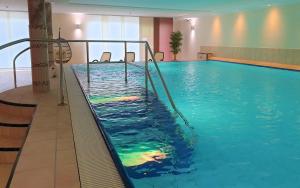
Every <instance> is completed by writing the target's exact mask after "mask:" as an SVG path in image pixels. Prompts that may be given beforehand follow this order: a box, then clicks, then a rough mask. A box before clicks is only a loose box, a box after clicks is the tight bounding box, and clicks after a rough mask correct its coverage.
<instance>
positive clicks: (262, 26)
mask: <svg viewBox="0 0 300 188" xmlns="http://www.w3.org/2000/svg"><path fill="white" fill-rule="evenodd" d="M299 10H300V4H298V5H290V6H282V7H276V6H272V7H266V8H264V9H260V10H254V11H244V12H238V13H231V14H223V15H215V16H202V17H199V18H195V19H194V20H193V22H194V23H193V24H194V25H195V28H196V29H195V33H193V32H192V31H191V29H190V26H191V22H187V21H184V20H183V19H175V21H174V30H180V31H182V32H183V36H184V41H183V51H182V53H181V55H180V57H181V59H188V60H192V59H195V58H196V53H197V52H198V51H199V48H200V46H223V47H248V48H275V49H278V48H280V49H300V35H299V33H300V24H298V23H299V20H300V11H299Z"/></svg>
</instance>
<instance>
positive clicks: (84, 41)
mask: <svg viewBox="0 0 300 188" xmlns="http://www.w3.org/2000/svg"><path fill="white" fill-rule="evenodd" d="M23 42H36V43H57V44H58V46H59V61H60V88H59V89H60V104H64V93H63V59H62V45H61V43H63V42H69V43H85V44H86V54H87V80H88V82H90V61H89V43H123V44H124V50H125V59H124V65H125V66H124V79H125V82H127V80H128V79H127V77H128V68H127V64H128V62H127V57H126V55H127V44H128V43H137V44H144V45H145V88H146V92H147V93H148V81H149V82H150V84H151V87H152V89H153V92H154V94H155V95H156V96H158V94H157V90H156V88H155V84H154V82H153V79H152V77H151V74H150V72H149V67H148V66H149V63H148V52H149V53H150V55H151V58H152V60H153V61H152V62H153V63H154V66H155V69H156V71H157V73H158V76H159V80H160V81H161V83H162V85H163V88H164V92H165V94H166V95H167V98H168V100H169V102H170V104H171V107H172V108H173V110H174V111H175V112H176V114H178V115H179V117H180V118H181V119H182V120H183V121H184V123H185V124H186V125H187V126H188V127H190V128H191V126H190V124H189V122H188V120H187V119H186V118H185V116H184V115H183V114H182V113H181V112H180V111H179V110H178V108H177V107H176V105H175V103H174V100H173V98H172V96H171V94H170V91H169V89H168V87H167V84H166V82H165V80H164V77H163V75H162V73H161V71H160V69H159V66H158V64H157V62H156V60H155V58H154V54H153V52H152V50H151V48H150V45H149V43H148V42H147V41H124V40H65V39H63V40H62V39H60V38H59V39H29V38H24V39H20V40H16V41H13V42H10V43H7V44H4V45H1V46H0V50H3V49H5V48H8V47H10V46H13V45H16V44H19V43H23ZM24 50H25V51H26V50H28V49H24ZM24 50H23V51H22V52H20V53H19V54H17V56H16V57H15V59H16V58H17V57H18V56H19V55H20V54H22V53H23V52H24ZM14 69H15V66H14ZM14 71H15V70H14Z"/></svg>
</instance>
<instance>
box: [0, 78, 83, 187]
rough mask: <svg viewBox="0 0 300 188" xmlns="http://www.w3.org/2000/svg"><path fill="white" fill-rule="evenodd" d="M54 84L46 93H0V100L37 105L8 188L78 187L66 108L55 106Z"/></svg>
mask: <svg viewBox="0 0 300 188" xmlns="http://www.w3.org/2000/svg"><path fill="white" fill-rule="evenodd" d="M2 81H3V80H2ZM57 82H58V80H57V78H56V79H52V80H51V88H52V89H51V91H50V92H49V93H42V94H36V93H32V88H31V86H28V87H21V88H18V89H16V90H13V91H7V92H4V93H0V99H2V100H8V101H12V102H19V103H37V104H38V106H37V109H36V113H35V115H34V118H33V121H32V125H31V129H30V131H29V134H28V137H27V140H26V142H25V145H24V147H23V150H22V153H21V156H20V159H19V162H18V164H17V167H16V170H15V174H14V177H13V180H12V183H11V188H35V187H37V188H47V187H49V188H53V187H56V188H64V187H66V188H73V187H74V188H76V187H80V182H79V175H78V168H77V161H76V155H75V148H74V141H73V133H72V125H71V119H70V111H69V106H68V105H65V106H58V105H57V104H58V86H57Z"/></svg>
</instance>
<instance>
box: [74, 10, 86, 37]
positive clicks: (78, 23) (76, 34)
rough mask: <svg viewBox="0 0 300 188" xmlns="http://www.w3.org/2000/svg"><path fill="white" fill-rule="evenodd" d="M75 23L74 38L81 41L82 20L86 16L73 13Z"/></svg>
mask: <svg viewBox="0 0 300 188" xmlns="http://www.w3.org/2000/svg"><path fill="white" fill-rule="evenodd" d="M72 17H73V22H74V38H75V39H80V38H82V28H81V25H82V20H83V17H84V14H82V13H73V14H72Z"/></svg>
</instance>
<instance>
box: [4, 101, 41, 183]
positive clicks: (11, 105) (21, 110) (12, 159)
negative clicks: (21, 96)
mask: <svg viewBox="0 0 300 188" xmlns="http://www.w3.org/2000/svg"><path fill="white" fill-rule="evenodd" d="M35 108H36V105H34V104H21V103H15V102H9V101H5V100H0V187H9V185H10V181H11V180H12V177H13V174H14V169H15V167H16V164H17V162H18V158H19V155H20V152H21V150H22V147H23V144H24V142H25V139H26V137H27V133H28V131H29V128H30V124H31V121H32V119H33V114H34V112H35Z"/></svg>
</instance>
